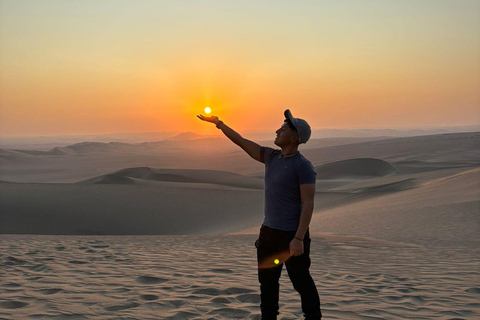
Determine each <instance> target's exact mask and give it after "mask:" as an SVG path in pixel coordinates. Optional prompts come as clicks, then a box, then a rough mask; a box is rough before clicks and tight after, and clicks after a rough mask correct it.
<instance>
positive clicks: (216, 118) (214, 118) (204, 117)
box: [197, 114, 220, 124]
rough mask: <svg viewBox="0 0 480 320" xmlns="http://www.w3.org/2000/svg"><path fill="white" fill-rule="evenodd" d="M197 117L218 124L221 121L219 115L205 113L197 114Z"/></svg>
mask: <svg viewBox="0 0 480 320" xmlns="http://www.w3.org/2000/svg"><path fill="white" fill-rule="evenodd" d="M197 118H198V119H200V120H202V121H206V122H211V123H214V124H218V122H219V121H220V120H218V117H217V116H210V117H206V116H204V115H203V114H199V115H197Z"/></svg>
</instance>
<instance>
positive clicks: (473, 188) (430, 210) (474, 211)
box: [311, 168, 480, 247]
mask: <svg viewBox="0 0 480 320" xmlns="http://www.w3.org/2000/svg"><path fill="white" fill-rule="evenodd" d="M445 173H449V174H446V175H445V176H443V175H442V174H441V173H437V174H439V177H438V178H437V179H432V180H430V181H423V182H422V184H421V185H420V186H418V187H415V188H413V189H410V190H404V191H401V192H393V193H387V194H385V195H382V196H378V197H372V198H370V199H366V200H364V201H360V202H357V203H353V204H347V205H344V206H339V207H336V208H333V209H328V210H323V211H322V212H317V213H316V214H315V215H314V217H313V219H312V223H311V231H312V232H313V233H335V234H339V235H349V236H362V237H370V238H376V239H384V240H388V241H395V242H404V243H418V244H420V243H421V244H425V245H427V244H430V245H432V244H434V243H435V244H439V245H443V246H447V247H448V246H458V245H461V246H468V247H475V246H478V245H480V236H479V234H480V233H479V226H480V216H479V213H480V169H479V168H473V169H469V170H465V171H460V172H457V173H453V174H452V172H451V170H450V171H449V170H446V172H444V174H445ZM412 183H413V182H412ZM387 186H388V185H387Z"/></svg>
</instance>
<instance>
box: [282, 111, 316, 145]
mask: <svg viewBox="0 0 480 320" xmlns="http://www.w3.org/2000/svg"><path fill="white" fill-rule="evenodd" d="M284 114H285V118H286V119H288V120H290V122H291V123H292V124H293V126H294V127H295V129H297V132H298V141H299V142H300V143H306V142H307V141H308V139H310V135H311V134H312V130H311V129H310V126H309V125H308V123H307V121H305V120H303V119H298V118H294V117H293V116H292V113H291V112H290V110H289V109H287V110H285V112H284Z"/></svg>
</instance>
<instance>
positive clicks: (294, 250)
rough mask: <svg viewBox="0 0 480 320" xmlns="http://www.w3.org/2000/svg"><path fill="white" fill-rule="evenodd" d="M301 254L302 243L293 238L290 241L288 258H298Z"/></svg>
mask: <svg viewBox="0 0 480 320" xmlns="http://www.w3.org/2000/svg"><path fill="white" fill-rule="evenodd" d="M301 254H303V241H301V240H298V239H297V238H293V240H292V241H290V256H299V255H301Z"/></svg>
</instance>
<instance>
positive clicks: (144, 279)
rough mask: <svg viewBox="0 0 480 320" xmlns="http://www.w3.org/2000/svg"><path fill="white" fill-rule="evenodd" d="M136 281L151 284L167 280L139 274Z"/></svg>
mask: <svg viewBox="0 0 480 320" xmlns="http://www.w3.org/2000/svg"><path fill="white" fill-rule="evenodd" d="M136 281H137V282H138V283H140V284H145V285H152V284H159V283H164V282H166V281H168V279H164V278H158V277H151V276H140V277H138V278H137V280H136Z"/></svg>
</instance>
